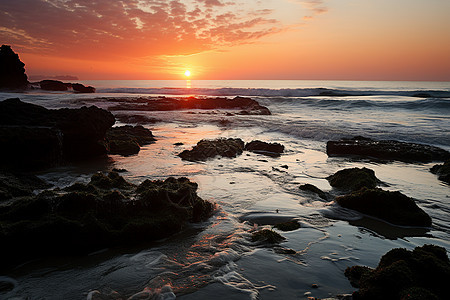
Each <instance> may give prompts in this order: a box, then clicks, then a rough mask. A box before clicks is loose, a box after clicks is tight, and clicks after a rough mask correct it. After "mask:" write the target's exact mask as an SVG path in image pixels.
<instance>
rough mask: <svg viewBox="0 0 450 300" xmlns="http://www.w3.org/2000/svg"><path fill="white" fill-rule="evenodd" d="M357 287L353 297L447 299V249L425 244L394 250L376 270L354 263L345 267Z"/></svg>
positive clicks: (449, 272) (449, 266)
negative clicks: (354, 264) (413, 247)
mask: <svg viewBox="0 0 450 300" xmlns="http://www.w3.org/2000/svg"><path fill="white" fill-rule="evenodd" d="M345 276H347V278H349V280H350V282H351V283H352V285H353V286H355V287H359V290H358V291H356V292H354V293H353V299H355V300H358V299H362V300H365V299H367V300H368V299H399V300H400V299H446V297H447V296H448V295H447V294H448V289H447V285H448V282H449V279H450V262H449V259H448V256H447V251H446V250H445V249H444V248H442V247H439V246H434V245H424V246H422V247H416V248H415V249H414V250H413V251H408V250H406V249H393V250H391V251H389V252H388V253H386V254H385V255H384V256H383V257H382V258H381V260H380V263H379V265H378V266H377V267H376V268H375V269H370V268H367V267H358V266H354V267H351V268H347V269H346V270H345Z"/></svg>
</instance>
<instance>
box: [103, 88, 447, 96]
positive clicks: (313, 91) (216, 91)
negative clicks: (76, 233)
mask: <svg viewBox="0 0 450 300" xmlns="http://www.w3.org/2000/svg"><path fill="white" fill-rule="evenodd" d="M97 92H100V93H127V94H155V95H197V96H249V97H250V96H252V97H310V96H331V97H344V96H376V95H391V96H407V97H418V98H450V91H446V90H403V91H392V90H352V89H329V88H297V89H292V88H287V89H268V88H103V89H98V91H97Z"/></svg>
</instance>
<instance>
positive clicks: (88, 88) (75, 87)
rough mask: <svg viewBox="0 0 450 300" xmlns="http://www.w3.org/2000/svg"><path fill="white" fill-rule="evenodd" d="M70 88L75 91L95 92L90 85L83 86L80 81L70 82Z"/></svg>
mask: <svg viewBox="0 0 450 300" xmlns="http://www.w3.org/2000/svg"><path fill="white" fill-rule="evenodd" d="M70 85H71V86H72V89H73V91H74V92H77V93H95V88H94V87H92V86H85V85H83V84H81V83H71V84H70Z"/></svg>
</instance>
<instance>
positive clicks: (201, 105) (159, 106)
mask: <svg viewBox="0 0 450 300" xmlns="http://www.w3.org/2000/svg"><path fill="white" fill-rule="evenodd" d="M105 100H107V101H108V102H112V103H117V104H116V105H113V106H111V107H110V108H109V110H110V111H173V110H192V109H201V110H212V109H223V110H232V111H233V112H234V113H235V114H238V115H239V114H240V115H270V114H271V112H270V110H269V109H268V108H267V107H265V106H262V105H260V104H259V103H258V102H257V101H256V100H253V99H250V98H246V97H235V98H232V99H231V98H223V97H221V98H196V97H188V98H169V97H149V98H106V99H105Z"/></svg>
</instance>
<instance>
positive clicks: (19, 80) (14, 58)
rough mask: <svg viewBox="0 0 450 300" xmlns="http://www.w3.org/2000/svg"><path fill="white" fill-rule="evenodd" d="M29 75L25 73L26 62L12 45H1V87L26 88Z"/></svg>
mask: <svg viewBox="0 0 450 300" xmlns="http://www.w3.org/2000/svg"><path fill="white" fill-rule="evenodd" d="M27 86H28V77H27V75H26V74H25V64H24V63H23V62H21V61H20V59H19V55H17V54H16V53H14V51H13V50H12V49H11V46H8V45H2V46H1V47H0V89H25V88H26V87H27Z"/></svg>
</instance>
